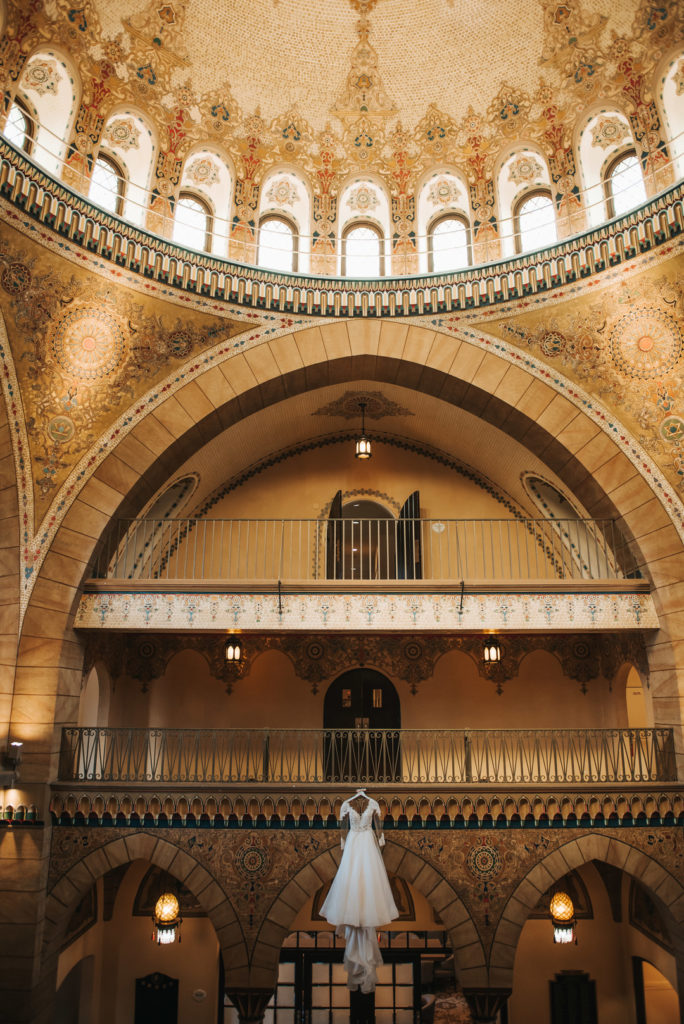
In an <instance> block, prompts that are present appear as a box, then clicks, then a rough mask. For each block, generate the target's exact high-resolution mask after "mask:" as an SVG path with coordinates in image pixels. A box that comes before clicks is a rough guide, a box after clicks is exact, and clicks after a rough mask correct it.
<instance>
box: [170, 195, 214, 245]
mask: <svg viewBox="0 0 684 1024" xmlns="http://www.w3.org/2000/svg"><path fill="white" fill-rule="evenodd" d="M211 227H212V216H211V210H210V209H209V204H208V203H206V202H205V201H204V199H201V198H200V197H199V196H197V195H195V194H194V193H193V192H181V193H180V195H179V197H178V201H177V203H176V209H175V213H174V217H173V236H172V238H173V241H174V242H177V243H178V245H182V246H184V247H185V248H187V249H198V250H204V251H206V252H210V251H211Z"/></svg>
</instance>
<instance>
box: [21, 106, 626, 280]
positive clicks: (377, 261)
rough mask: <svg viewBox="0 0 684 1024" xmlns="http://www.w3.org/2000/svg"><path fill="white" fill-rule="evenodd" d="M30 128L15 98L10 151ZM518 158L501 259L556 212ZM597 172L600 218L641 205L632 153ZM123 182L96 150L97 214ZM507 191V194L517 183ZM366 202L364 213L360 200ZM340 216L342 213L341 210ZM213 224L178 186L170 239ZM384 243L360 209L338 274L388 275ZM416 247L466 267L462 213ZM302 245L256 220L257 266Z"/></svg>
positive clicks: (449, 215)
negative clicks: (521, 172)
mask: <svg viewBox="0 0 684 1024" xmlns="http://www.w3.org/2000/svg"><path fill="white" fill-rule="evenodd" d="M34 127H35V122H34V118H33V117H32V116H31V114H30V113H29V111H28V109H27V107H26V106H25V105H24V103H23V102H22V100H21V99H19V98H17V99H16V100H15V102H14V103H13V105H12V107H11V109H10V111H9V114H8V117H7V120H6V124H5V128H4V135H5V137H6V138H7V139H8V140H9V141H10V142H11V143H12V144H13V145H15V146H16V147H17V148H21V149H23V150H24V151H25V152H27V153H29V154H31V153H32V150H33V148H34V143H35V138H34V135H35V130H34ZM524 160H527V162H528V164H529V165H531V166H532V167H533V168H534V172H533V177H534V175H536V177H537V179H540V180H536V181H532V182H530V183H529V185H528V187H527V188H524V189H522V190H519V191H518V193H517V194H515V195H514V200H513V201H512V202H511V205H510V211H511V218H510V222H511V226H510V228H509V237H510V244H509V252H508V255H511V254H512V251H515V252H519V253H523V252H529V251H534V250H537V249H541V248H544V247H546V246H549V245H552V244H554V242H555V241H556V240H557V234H558V232H557V221H556V207H555V203H554V199H553V196H552V192H551V185H550V181H549V182H548V183H547V182H545V181H543V180H541V179H542V178H543V173H542V172H543V168H542V167H541V166H540V164H539V163H538V162H535V159H534V155H533V154H531V153H523V154H522V155H521V154H518V155H516V157H515V162H517V164H518V165H520V164H521V161H524ZM512 161H513V157H511V158H509V162H511V166H512ZM602 173H603V178H602V185H603V199H602V201H603V203H605V210H606V213H607V216H608V218H612V217H618V216H621V215H622V214H623V213H625V212H627V211H628V210H630V209H633V208H635V207H636V206H639V205H640V204H642V203H643V202H645V200H646V190H645V185H644V178H643V174H642V169H641V164H640V162H639V159H638V157H637V154H636V152H635V150H634V149H626V150H625V149H622V150H621V151H620V152H618V154H617V155H615V156H614V158H613V159H612V160H609V161H608V162H607V163H606V166H605V167H604V168H603V172H602ZM529 176H530V175H529V172H528V177H529ZM547 177H548V175H547ZM444 180H445V179H444V178H442V179H441V181H440V184H442V185H444ZM511 180H514V173H513V170H512V169H511V170H510V173H509V181H511ZM128 185H129V181H128V175H127V173H126V167H125V166H124V165H123V163H121V162H119V161H118V160H117V159H116V158H115V157H114V156H113V155H111V154H110V153H107V152H105V151H103V150H102V149H101V150H100V153H99V155H98V157H97V159H96V161H95V164H94V167H93V171H92V175H91V179H90V187H89V198H90V199H91V200H92V201H93V202H94V203H96V204H97V205H98V206H100V207H101V208H102V209H104V210H107V211H108V212H110V213H113V214H117V215H119V216H123V215H124V211H125V204H126V197H127V187H128ZM364 187H365V186H364ZM509 187H510V188H513V189H514V188H515V187H517V185H516V184H514V185H513V186H509ZM451 188H452V189H453V190H454V191H453V195H454V197H456V198H455V200H454V202H455V205H458V206H465V205H466V203H467V199H465V197H462V198H460V197H457V194H456V185H452V186H451ZM138 189H139V186H138ZM139 190H140V189H139ZM458 198H460V202H458ZM433 202H434V200H433ZM366 203H367V204H368V205H369V206H371V209H372V205H371V203H370V201H369V200H368V199H366ZM350 205H351V204H350ZM376 205H377V201H376ZM347 214H348V216H349V211H347ZM215 219H216V218H215V215H214V211H213V209H212V204H211V202H210V200H209V199H208V198H207V196H206V195H203V194H202V192H201V190H200V189H190V188H187V187H182V188H181V191H180V193H179V195H178V197H177V199H176V202H175V205H174V214H173V226H172V232H171V234H172V238H173V240H174V241H175V242H177V243H178V244H180V245H183V246H184V247H187V248H191V249H196V250H199V251H208V252H218V251H219V248H218V246H217V245H216V242H217V238H216V237H215V235H216V231H215ZM223 237H224V238H225V237H227V236H226V227H225V225H224V228H223ZM386 245H387V237H386V233H385V231H383V229H382V223H381V222H380V221H379V220H378V219H376V218H372V217H369V218H368V219H365V218H364V216H363V212H362V211H359V213H358V215H357V216H355V217H354V218H353V219H352V220H348V222H347V223H346V224H345V225H344V228H343V230H342V232H341V237H340V250H339V263H338V269H339V272H340V273H341V274H342V276H346V277H353V278H362V279H364V278H373V277H383V276H384V275H385V274H386V273H389V272H390V270H389V267H390V260H389V255H390V254H389V252H387V251H386ZM511 245H512V247H513V248H512V251H510V250H511ZM423 246H424V256H425V257H426V259H425V263H426V265H423V267H422V268H421V269H424V270H427V271H428V272H436V273H445V272H449V271H454V270H459V269H463V268H465V267H467V266H469V265H471V264H472V263H473V244H472V236H471V226H470V223H469V221H468V218H467V216H466V215H465V214H464V213H462V212H460V210H459V211H454V210H449V209H447V210H446V211H444V212H438V213H436V214H433V215H432V216H431V218H430V219H429V220H428V222H427V232H426V237H425V239H424V240H423ZM303 248H305V247H303V246H302V237H301V234H300V230H299V227H298V224H297V221H296V219H295V217H294V216H292V217H291V216H288V213H287V211H286V210H279V211H277V212H274V211H270V210H269V211H267V212H265V213H264V214H262V215H261V217H260V219H259V225H258V238H257V244H256V249H255V253H254V262H255V263H256V264H257V265H259V266H263V267H265V268H269V269H273V270H279V271H285V272H296V271H298V270H304V271H306V269H307V267H305V266H304V267H303V266H301V260H300V254H301V252H302V249H303Z"/></svg>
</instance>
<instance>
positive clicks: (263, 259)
mask: <svg viewBox="0 0 684 1024" xmlns="http://www.w3.org/2000/svg"><path fill="white" fill-rule="evenodd" d="M297 262H298V234H297V230H296V228H295V226H294V224H293V223H292V221H291V220H289V219H288V218H287V217H283V216H281V215H280V214H269V215H268V216H266V217H262V219H261V220H260V222H259V251H258V255H257V263H258V264H259V266H260V267H267V268H268V269H269V270H284V271H286V272H294V271H296V270H297Z"/></svg>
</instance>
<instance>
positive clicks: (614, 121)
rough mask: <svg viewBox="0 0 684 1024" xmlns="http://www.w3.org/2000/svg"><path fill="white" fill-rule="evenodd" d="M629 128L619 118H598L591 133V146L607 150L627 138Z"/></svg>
mask: <svg viewBox="0 0 684 1024" xmlns="http://www.w3.org/2000/svg"><path fill="white" fill-rule="evenodd" d="M628 136H629V128H628V127H627V125H626V124H625V123H624V121H621V120H620V118H619V117H600V118H599V119H598V121H597V122H596V124H595V125H594V127H593V129H592V132H591V144H592V146H600V147H601V149H608V148H609V147H610V146H618V145H619V144H620V143H621V142H622V140H623V139H626V138H628Z"/></svg>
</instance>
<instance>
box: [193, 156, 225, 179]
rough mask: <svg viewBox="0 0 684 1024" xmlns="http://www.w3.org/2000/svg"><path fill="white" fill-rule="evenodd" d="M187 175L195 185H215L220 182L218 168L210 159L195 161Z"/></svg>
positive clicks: (204, 158)
mask: <svg viewBox="0 0 684 1024" xmlns="http://www.w3.org/2000/svg"><path fill="white" fill-rule="evenodd" d="M185 173H186V175H187V178H188V181H191V182H192V183H193V185H215V184H216V182H217V181H218V180H219V172H218V167H217V166H216V164H215V163H214V161H213V160H210V159H209V158H208V157H203V158H202V159H197V160H193V162H192V163H191V164H190V166H189V167H188V169H187V171H186V172H185Z"/></svg>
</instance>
